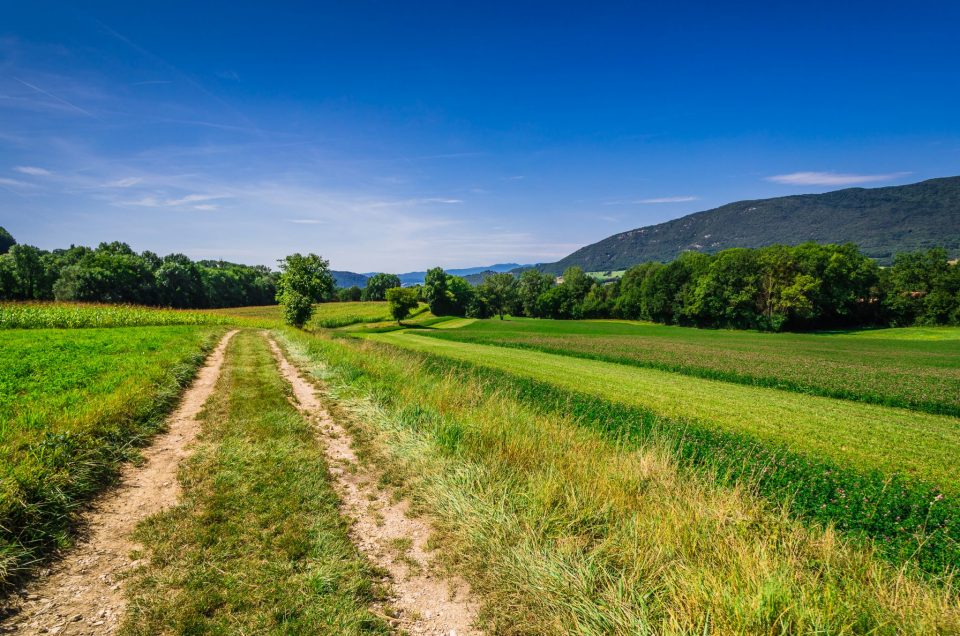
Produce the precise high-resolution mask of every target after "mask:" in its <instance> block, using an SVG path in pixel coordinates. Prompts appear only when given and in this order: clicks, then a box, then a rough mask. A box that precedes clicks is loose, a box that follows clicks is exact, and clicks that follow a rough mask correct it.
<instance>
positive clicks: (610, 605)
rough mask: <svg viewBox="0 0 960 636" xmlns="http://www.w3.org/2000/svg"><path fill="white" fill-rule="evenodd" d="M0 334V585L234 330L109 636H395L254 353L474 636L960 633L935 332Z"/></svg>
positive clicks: (95, 311) (950, 346)
mask: <svg viewBox="0 0 960 636" xmlns="http://www.w3.org/2000/svg"><path fill="white" fill-rule="evenodd" d="M0 312H6V313H0V316H2V317H3V318H4V320H5V322H2V323H0V324H3V325H4V326H5V327H6V328H4V329H0V344H2V348H0V583H10V582H12V581H14V579H15V578H16V577H17V575H19V574H21V573H23V572H25V571H26V570H27V569H28V568H29V567H30V566H31V565H32V564H35V563H36V562H37V559H40V558H42V557H43V556H44V555H46V554H49V552H50V550H51V549H52V548H55V547H58V546H64V545H67V544H68V543H69V541H70V531H71V522H72V521H73V519H74V518H75V513H76V511H77V510H78V509H79V507H81V506H82V505H83V504H84V503H85V502H87V501H89V500H90V498H91V497H92V496H93V495H94V494H96V493H97V492H99V491H100V490H102V488H103V487H104V486H106V485H108V484H110V483H111V482H112V480H113V479H114V478H115V476H116V474H117V472H116V471H117V468H118V466H119V464H120V463H121V462H123V461H128V460H131V459H134V458H135V457H136V456H137V451H136V448H137V447H138V446H140V445H142V444H143V443H144V442H145V441H146V440H148V439H149V436H150V435H151V434H152V433H154V432H155V431H156V430H157V429H158V428H159V427H160V426H162V422H163V417H164V415H165V414H166V413H167V412H168V411H169V410H170V408H171V407H172V406H173V404H174V403H175V402H176V399H177V396H178V395H179V392H180V390H181V389H182V388H183V386H185V385H186V383H188V382H189V380H190V379H191V378H192V376H193V374H194V373H195V371H196V369H197V367H198V366H199V365H200V363H201V361H202V359H203V357H204V355H205V353H206V352H207V351H209V350H210V348H211V347H212V346H213V344H214V343H215V342H216V340H217V339H218V338H219V336H221V335H222V334H223V333H224V332H225V331H226V329H227V328H228V326H231V325H232V326H237V327H240V328H241V329H242V331H241V333H240V334H238V335H237V336H236V337H235V338H234V340H233V341H232V342H231V344H230V345H229V347H228V349H227V358H226V362H225V365H224V372H223V375H222V376H221V378H220V380H219V383H218V385H217V389H216V391H215V392H214V395H213V397H212V398H211V400H210V401H209V402H208V404H207V406H206V408H205V410H204V412H203V414H202V416H201V419H202V426H203V431H202V433H201V437H200V441H199V443H198V444H197V446H196V449H195V452H194V454H193V456H192V457H191V458H190V459H189V460H187V461H186V462H185V463H184V465H183V466H182V467H181V474H180V481H181V485H182V487H183V494H182V497H181V503H180V504H179V505H178V506H176V507H174V508H171V509H169V510H167V511H165V512H163V513H161V514H159V515H157V516H154V517H152V518H150V519H148V520H147V521H146V522H145V523H143V524H141V526H140V528H139V530H138V535H137V539H138V541H139V542H140V543H142V545H143V546H144V550H143V552H142V554H139V555H138V557H140V558H142V562H141V565H140V566H139V567H138V568H137V569H135V570H134V571H133V573H132V575H131V578H130V579H129V588H128V589H129V595H130V601H131V602H130V606H129V607H130V610H129V612H128V614H127V615H126V617H125V622H124V626H123V632H124V633H127V634H148V633H234V632H243V633H300V632H305V631H317V630H319V631H326V632H330V633H387V632H389V631H390V629H391V628H390V625H389V622H388V621H385V620H384V617H383V616H380V615H379V614H378V613H377V610H375V609H374V608H376V607H379V606H380V605H379V604H380V603H382V602H383V601H384V600H385V599H386V597H385V596H384V593H383V591H382V590H381V589H380V582H381V580H382V578H381V573H380V572H379V571H377V570H376V568H373V567H372V566H371V565H370V564H369V562H368V561H367V560H366V559H365V558H364V557H363V556H362V555H361V554H360V553H359V552H358V551H357V549H356V547H355V546H354V545H353V544H352V543H351V540H350V536H349V535H348V529H349V521H348V520H346V519H344V518H343V517H342V515H341V514H340V511H339V509H338V500H337V497H336V495H335V494H334V492H333V491H332V489H331V484H330V482H329V479H330V477H329V475H328V472H327V465H326V462H325V461H324V456H323V449H322V448H320V447H319V446H318V442H317V440H316V438H315V437H314V435H313V432H312V431H311V428H310V427H311V424H310V422H308V421H306V420H305V419H304V418H303V417H302V416H301V415H300V414H299V413H298V412H297V411H296V410H295V409H294V408H293V406H292V405H291V404H290V403H289V401H288V397H289V395H290V391H289V388H288V387H287V386H286V384H284V382H283V380H282V379H281V377H280V376H279V375H278V373H277V369H276V365H275V363H274V361H273V359H272V357H271V355H270V352H269V349H268V348H267V346H266V342H265V340H264V338H263V337H262V336H261V335H259V334H258V333H257V332H258V331H259V330H261V329H263V328H270V329H272V330H273V333H274V334H275V335H276V336H277V338H278V340H280V341H281V344H282V345H283V346H284V348H285V349H286V350H287V352H288V353H289V355H290V356H291V359H292V360H294V361H295V362H296V363H297V364H298V365H299V366H300V367H301V368H302V369H303V370H304V371H306V372H308V373H309V374H312V375H313V376H314V377H315V378H316V379H317V380H318V381H319V382H320V384H321V387H322V388H323V390H324V395H325V397H324V400H325V404H326V406H327V408H328V409H330V411H331V413H332V414H333V415H334V416H335V417H337V418H339V419H340V421H341V422H343V423H344V424H345V425H346V426H347V428H348V429H350V431H351V433H352V434H353V435H354V437H355V439H356V440H357V448H356V450H357V452H358V453H359V454H360V456H361V457H364V458H366V459H367V460H369V461H372V462H375V463H376V465H377V466H379V467H380V468H382V469H383V470H384V479H385V480H387V481H389V482H390V483H391V484H392V485H394V486H396V487H397V488H398V489H399V492H400V493H401V494H403V495H404V496H405V497H408V498H409V499H410V500H411V501H412V503H413V510H414V513H415V514H427V515H429V518H430V519H432V520H434V525H435V529H436V535H435V536H434V537H433V539H432V540H431V544H432V545H433V546H434V549H435V550H437V551H438V553H439V554H440V555H441V556H442V562H443V563H444V567H447V568H449V569H450V571H452V572H456V573H457V574H460V575H463V576H464V577H466V578H467V579H468V580H469V582H470V584H471V586H472V587H473V589H474V591H475V592H476V593H477V595H478V596H479V598H480V600H481V603H482V606H483V611H482V614H481V618H482V620H483V622H484V626H485V627H486V629H487V631H488V632H489V633H503V634H556V633H571V632H573V633H578V634H610V633H618V634H692V633H697V634H704V633H713V634H726V633H756V634H761V633H762V634H792V633H829V634H903V633H910V634H914V633H916V634H944V633H960V589H958V587H957V586H958V580H957V579H956V573H957V568H960V502H958V500H960V475H958V473H957V470H956V457H957V449H958V448H960V420H958V418H957V416H956V413H955V411H954V409H958V408H960V402H958V398H957V395H956V391H955V389H960V375H958V373H960V363H958V362H960V349H958V346H960V330H958V329H950V328H910V329H895V330H894V329H887V330H873V331H861V332H847V333H831V334H761V333H755V332H733V331H707V330H695V329H684V328H676V327H664V326H658V325H651V324H644V323H632V322H625V321H550V320H527V319H520V320H516V319H514V320H504V321H500V320H497V319H493V320H475V319H469V318H450V317H437V316H434V315H433V314H431V313H430V312H429V310H428V309H427V308H426V306H424V305H421V307H420V309H419V310H418V311H417V313H416V315H415V316H413V317H412V318H411V319H410V320H408V321H404V325H402V326H401V325H397V323H396V322H395V321H393V320H391V319H390V318H389V316H388V315H387V306H386V303H380V302H361V303H324V304H321V305H318V306H317V307H316V310H315V314H314V317H313V318H312V320H311V322H310V323H309V324H308V325H307V327H306V328H305V329H304V330H294V329H291V328H285V327H281V326H280V323H281V315H280V309H279V307H276V306H265V307H244V308H236V309H225V310H207V311H203V312H179V311H172V310H153V309H146V308H140V307H129V306H100V305H95V306H89V307H84V306H80V305H67V304H56V303H44V304H34V305H24V304H11V305H2V306H0ZM177 321H179V322H177ZM49 325H54V326H56V327H59V328H49ZM132 325H136V326H132ZM107 326H110V328H106V327H107ZM80 327H83V328H80ZM346 336H353V337H346Z"/></svg>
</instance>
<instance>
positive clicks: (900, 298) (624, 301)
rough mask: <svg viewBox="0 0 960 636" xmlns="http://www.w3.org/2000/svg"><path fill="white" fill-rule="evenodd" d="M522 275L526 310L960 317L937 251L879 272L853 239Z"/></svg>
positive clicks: (778, 319)
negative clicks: (548, 276)
mask: <svg viewBox="0 0 960 636" xmlns="http://www.w3.org/2000/svg"><path fill="white" fill-rule="evenodd" d="M525 276H526V278H525V279H521V282H520V285H519V296H520V301H521V302H520V307H519V308H518V310H520V309H522V311H523V313H524V315H526V316H530V317H547V318H566V319H571V318H573V319H577V318H628V319H634V320H636V319H640V320H652V321H654V322H662V323H666V324H675V325H692V326H698V327H712V328H734V329H760V330H764V331H781V330H792V331H801V330H810V329H832V328H838V327H840V328H843V327H853V326H866V325H884V324H892V325H907V324H918V325H937V324H960V268H958V267H957V265H956V264H955V263H954V264H951V263H950V262H949V261H948V260H947V253H946V252H945V251H944V250H942V249H934V250H930V251H927V252H918V253H916V254H900V255H898V256H897V258H896V260H895V263H894V265H893V267H890V268H886V269H884V270H881V269H880V268H879V267H878V266H877V264H876V263H875V262H874V261H872V260H871V259H869V258H868V257H867V256H865V255H863V254H861V253H860V252H859V250H858V249H857V248H856V246H854V245H852V244H846V245H818V244H816V243H803V244H801V245H798V246H796V247H787V246H784V245H772V246H769V247H764V248H759V249H747V248H733V249H728V250H723V251H720V252H717V253H716V254H713V255H706V254H700V253H697V252H687V253H684V254H682V255H681V256H680V257H679V258H677V259H676V260H674V261H673V262H670V263H667V264H662V263H644V264H641V265H636V266H634V267H631V268H630V269H629V270H627V271H626V272H625V273H624V275H623V277H622V278H621V279H619V280H611V281H607V282H604V283H602V284H597V283H595V282H594V280H593V279H592V278H591V277H589V276H587V275H585V274H584V273H583V271H582V270H580V269H579V268H577V267H571V268H568V269H567V270H566V271H565V272H564V276H563V277H562V281H563V282H562V283H561V284H559V285H557V286H555V287H551V286H549V285H547V281H546V280H544V278H543V276H542V275H540V274H532V273H526V274H525ZM476 315H477V316H478V317H485V315H483V314H479V313H478V314H476Z"/></svg>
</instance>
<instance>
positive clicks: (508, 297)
mask: <svg viewBox="0 0 960 636" xmlns="http://www.w3.org/2000/svg"><path fill="white" fill-rule="evenodd" d="M476 293H477V296H478V297H480V298H482V299H483V302H484V304H485V305H486V307H487V308H488V309H489V311H490V313H492V314H494V315H497V316H499V317H500V320H503V317H504V315H506V314H508V313H510V312H512V311H515V308H516V306H517V302H518V299H519V296H518V292H517V279H516V278H514V276H513V274H508V273H506V272H503V273H498V274H491V275H490V276H488V277H487V278H486V279H485V280H484V281H483V282H482V283H480V284H479V285H477V290H476Z"/></svg>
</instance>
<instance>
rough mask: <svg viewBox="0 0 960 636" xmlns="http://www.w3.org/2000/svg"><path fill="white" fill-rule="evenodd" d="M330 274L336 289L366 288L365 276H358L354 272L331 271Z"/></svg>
mask: <svg viewBox="0 0 960 636" xmlns="http://www.w3.org/2000/svg"><path fill="white" fill-rule="evenodd" d="M330 273H331V274H332V275H333V282H334V283H336V285H337V287H353V286H354V285H356V286H357V287H359V288H361V289H363V288H364V287H366V286H367V278H369V277H368V276H367V275H365V274H358V273H356V272H338V271H335V270H331V271H330Z"/></svg>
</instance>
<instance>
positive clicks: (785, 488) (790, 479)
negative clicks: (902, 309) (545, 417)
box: [369, 321, 960, 572]
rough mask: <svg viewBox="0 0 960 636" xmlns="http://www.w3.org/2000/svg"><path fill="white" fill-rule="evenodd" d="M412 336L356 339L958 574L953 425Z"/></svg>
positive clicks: (898, 557)
mask: <svg viewBox="0 0 960 636" xmlns="http://www.w3.org/2000/svg"><path fill="white" fill-rule="evenodd" d="M490 322H494V321H490ZM476 324H482V325H486V324H489V323H487V322H485V323H476ZM466 328H467V329H469V328H470V327H466ZM424 333H425V332H424V331H423V330H411V331H407V332H394V333H389V334H377V335H371V336H369V337H370V338H374V339H377V340H378V341H381V342H387V343H390V344H393V345H396V346H400V347H403V348H406V349H410V350H414V351H419V352H423V353H428V354H431V355H433V356H441V357H443V358H445V359H451V360H455V361H459V362H462V363H466V364H468V365H472V366H479V367H483V368H486V369H492V370H495V371H497V372H501V373H504V374H506V375H507V377H508V379H507V380H506V381H505V386H506V387H510V388H511V389H512V390H514V391H517V390H519V391H520V392H521V393H524V392H526V394H527V395H528V399H530V400H532V401H534V402H535V403H539V404H549V403H555V404H557V410H559V411H576V410H577V408H583V409H585V410H586V411H587V413H588V419H591V418H592V424H593V425H595V426H599V427H602V428H605V429H607V430H609V431H611V433H612V434H614V436H617V437H623V436H624V435H626V436H628V437H636V438H641V439H643V438H657V439H664V438H665V439H667V440H668V443H670V444H672V445H673V446H675V450H676V452H677V454H678V455H679V456H680V457H681V458H683V459H684V460H685V461H687V462H691V463H693V464H697V465H701V466H705V467H707V468H708V469H709V472H712V473H713V474H715V475H717V476H719V477H720V478H721V479H722V480H724V481H727V482H736V483H739V482H744V483H749V484H751V485H752V486H753V487H755V488H756V489H758V490H759V491H761V492H763V493H764V494H765V495H766V496H768V497H769V498H771V499H774V500H776V501H780V502H783V503H787V504H788V505H789V506H790V507H791V508H792V510H793V511H794V512H796V513H797V514H799V515H800V516H803V517H806V518H809V519H812V520H815V521H818V522H822V523H831V524H836V525H837V526H838V527H840V528H843V529H847V530H849V531H850V532H851V534H854V535H857V536H867V537H871V538H873V539H876V540H877V541H879V542H880V546H881V549H882V550H883V551H885V552H886V554H887V555H888V556H889V557H890V558H891V559H892V560H893V561H895V562H898V563H904V562H913V561H918V562H920V563H921V564H922V566H923V567H924V568H925V569H927V570H928V571H931V572H944V571H947V570H949V569H952V568H955V567H957V566H960V528H958V524H957V520H958V519H960V506H958V503H957V495H958V494H960V478H958V473H957V471H956V470H955V466H956V452H957V451H956V449H957V448H960V427H958V422H957V419H956V418H954V417H951V416H945V415H934V414H927V413H920V412H916V411H910V410H907V409H899V408H891V407H883V406H878V405H872V404H864V403H858V402H855V401H848V400H839V399H834V398H824V397H821V396H815V395H805V394H802V393H797V392H794V391H783V390H778V389H770V388H766V387H755V386H744V385H742V384H737V383H731V382H723V381H719V380H710V379H704V378H695V377H690V376H686V375H683V374H679V373H671V372H668V371H662V370H659V369H649V368H638V367H635V366H631V365H623V364H617V363H613V362H606V361H602V360H590V359H583V358H578V357H571V356H566V355H558V354H552V353H546V352H543V351H536V350H529V349H517V348H511V347H497V346H491V345H482V344H475V343H471V342H460V341H458V340H452V339H448V338H440V337H423V335H422V334H424ZM444 333H452V332H444ZM523 386H526V387H527V388H525V389H524V388H519V389H518V387H523ZM572 396H582V397H583V398H584V401H583V404H582V405H581V406H579V407H578V406H577V405H576V404H575V403H576V401H577V400H576V399H575V398H572ZM571 400H573V402H574V403H573V404H572V403H571ZM592 413H597V415H592Z"/></svg>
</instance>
